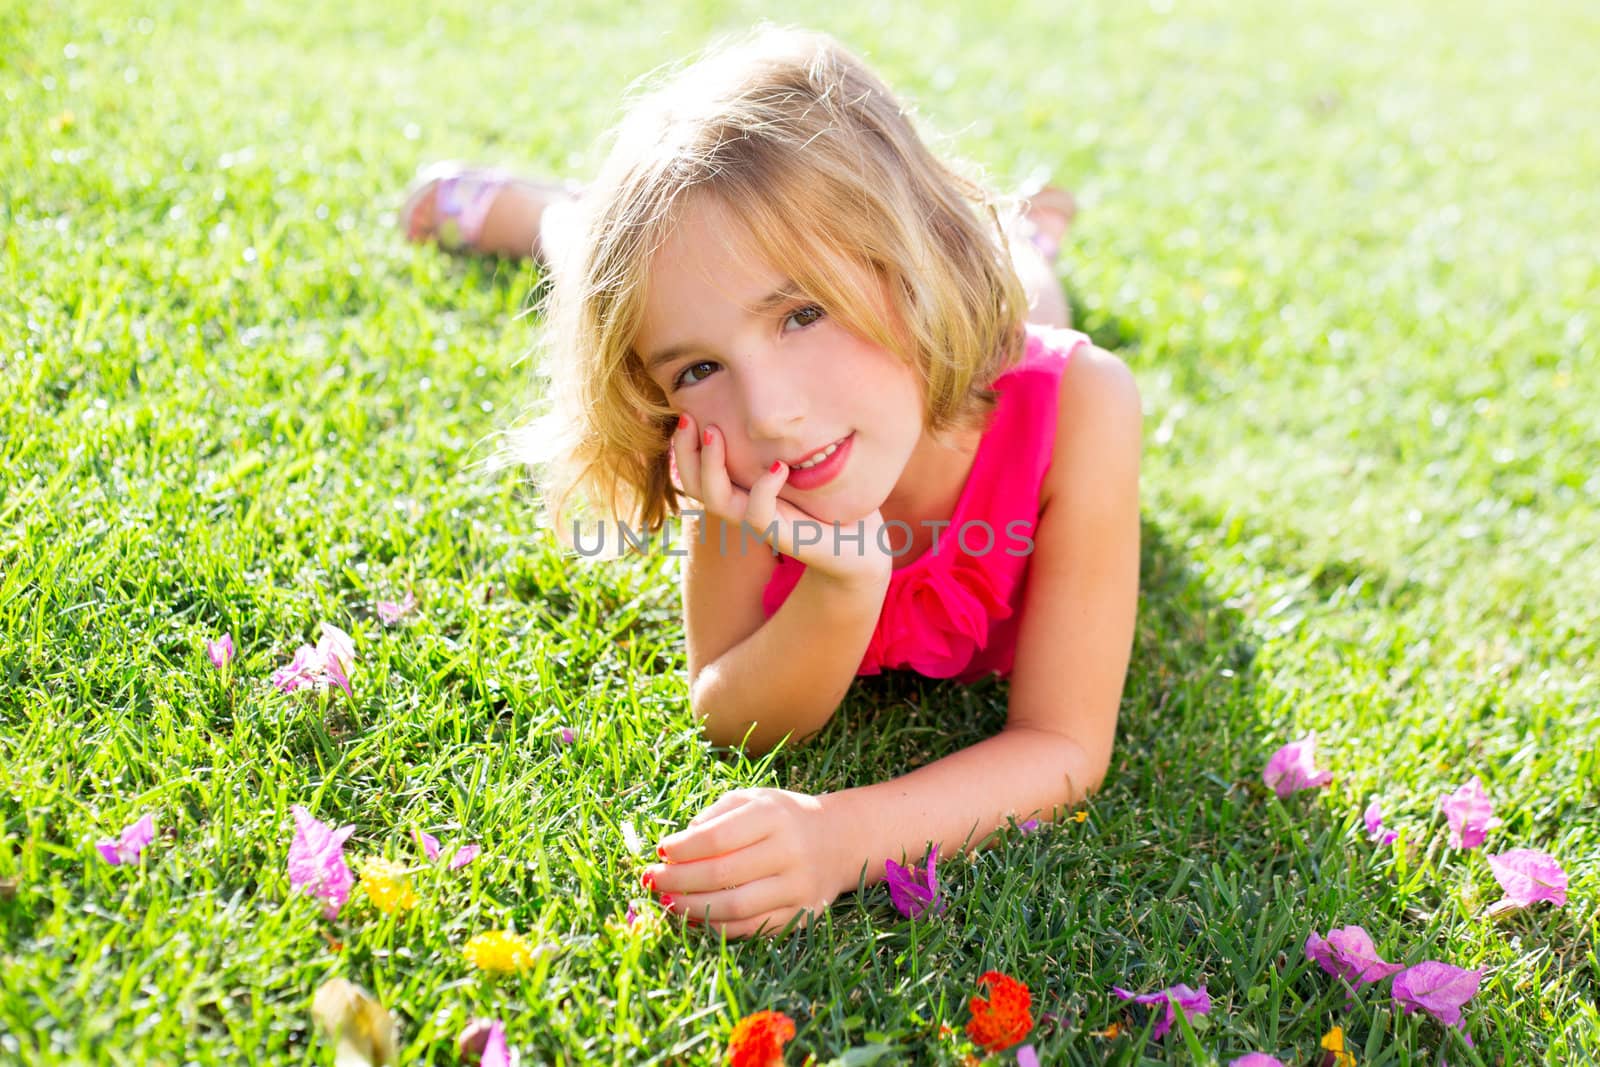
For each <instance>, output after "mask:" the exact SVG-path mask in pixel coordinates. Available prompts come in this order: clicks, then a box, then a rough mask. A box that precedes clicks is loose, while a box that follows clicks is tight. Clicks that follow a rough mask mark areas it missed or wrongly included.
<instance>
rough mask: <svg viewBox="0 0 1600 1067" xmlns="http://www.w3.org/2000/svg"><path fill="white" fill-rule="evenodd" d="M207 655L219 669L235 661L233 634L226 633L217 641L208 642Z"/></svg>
mask: <svg viewBox="0 0 1600 1067" xmlns="http://www.w3.org/2000/svg"><path fill="white" fill-rule="evenodd" d="M206 655H207V656H208V657H209V658H210V660H211V665H212V666H213V667H215V668H217V670H219V671H220V670H222V668H224V667H226V666H227V665H228V664H230V663H232V662H233V634H231V633H226V634H223V635H222V636H221V637H219V638H217V639H216V640H215V641H207V642H206Z"/></svg>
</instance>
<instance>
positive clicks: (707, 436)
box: [700, 430, 711, 445]
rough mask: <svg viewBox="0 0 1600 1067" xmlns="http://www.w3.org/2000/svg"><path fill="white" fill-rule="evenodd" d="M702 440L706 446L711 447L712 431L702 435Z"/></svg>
mask: <svg viewBox="0 0 1600 1067" xmlns="http://www.w3.org/2000/svg"><path fill="white" fill-rule="evenodd" d="M700 439H701V440H702V441H704V442H705V443H706V444H708V445H709V444H710V443H711V431H710V430H706V431H705V432H703V433H702V434H701V435H700Z"/></svg>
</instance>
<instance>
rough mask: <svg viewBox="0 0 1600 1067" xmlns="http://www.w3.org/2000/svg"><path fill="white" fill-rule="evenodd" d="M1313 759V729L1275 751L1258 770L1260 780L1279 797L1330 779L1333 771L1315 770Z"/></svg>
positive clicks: (1287, 795)
mask: <svg viewBox="0 0 1600 1067" xmlns="http://www.w3.org/2000/svg"><path fill="white" fill-rule="evenodd" d="M1316 762H1317V735H1316V734H1315V733H1312V734H1308V735H1307V736H1305V737H1304V738H1302V739H1300V740H1299V741H1292V742H1290V743H1289V744H1287V745H1284V746H1283V747H1282V748H1280V749H1278V751H1276V752H1274V753H1273V754H1272V756H1271V758H1269V759H1268V760H1267V766H1266V768H1265V769H1264V770H1263V771H1262V772H1261V780H1262V781H1263V782H1265V783H1266V784H1267V788H1269V789H1271V790H1272V791H1273V792H1274V793H1276V794H1278V796H1279V797H1280V798H1281V799H1287V798H1288V797H1290V796H1291V795H1293V794H1295V793H1298V792H1299V791H1300V790H1302V789H1320V788H1322V787H1323V786H1325V785H1327V784H1328V783H1329V782H1332V781H1333V772H1332V771H1322V770H1318V769H1317V766H1316Z"/></svg>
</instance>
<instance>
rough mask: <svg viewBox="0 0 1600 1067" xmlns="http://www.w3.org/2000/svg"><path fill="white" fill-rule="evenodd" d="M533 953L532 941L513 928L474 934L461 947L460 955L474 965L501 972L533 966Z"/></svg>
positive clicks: (485, 969) (483, 969)
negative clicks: (463, 946)
mask: <svg viewBox="0 0 1600 1067" xmlns="http://www.w3.org/2000/svg"><path fill="white" fill-rule="evenodd" d="M535 954H536V952H535V949H534V945H533V942H532V941H529V940H528V939H527V938H526V937H523V936H522V935H521V934H519V933H517V932H516V931H514V930H490V931H489V932H488V933H484V934H474V935H473V937H472V939H471V940H470V941H468V942H467V947H466V948H464V949H462V955H464V956H466V957H467V962H468V963H471V964H472V965H473V966H474V967H476V968H478V969H479V970H482V971H495V972H498V973H501V974H505V973H507V972H510V971H520V970H522V969H524V968H526V967H531V966H533V960H534V956H535Z"/></svg>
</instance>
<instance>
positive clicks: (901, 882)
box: [884, 845, 945, 919]
mask: <svg viewBox="0 0 1600 1067" xmlns="http://www.w3.org/2000/svg"><path fill="white" fill-rule="evenodd" d="M938 860H939V846H938V845H934V846H933V849H932V850H931V851H930V852H929V853H928V867H927V873H926V874H925V875H924V876H922V877H918V875H917V874H915V873H912V872H911V871H908V870H907V869H906V868H904V867H902V866H900V864H898V863H896V862H895V861H894V860H884V879H885V881H887V882H888V883H889V899H890V900H891V901H892V902H893V903H894V906H895V910H897V911H899V912H900V914H901V915H904V916H905V917H906V918H908V919H920V918H921V917H922V916H923V914H924V913H925V912H927V911H928V910H929V909H930V908H931V909H932V910H933V912H934V914H935V915H943V914H944V909H945V903H944V898H943V897H942V896H941V895H940V893H939V877H938V872H937V871H936V870H935V865H936V864H937V863H938Z"/></svg>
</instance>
